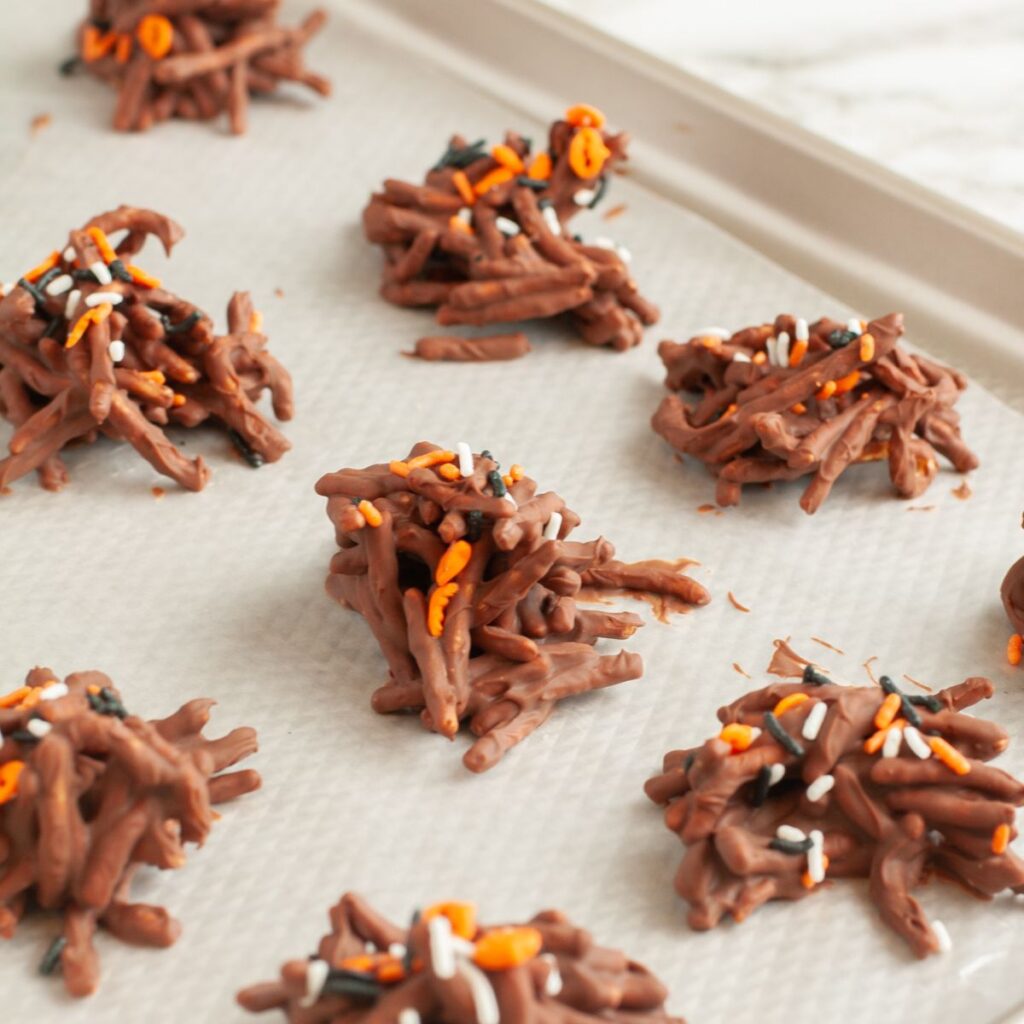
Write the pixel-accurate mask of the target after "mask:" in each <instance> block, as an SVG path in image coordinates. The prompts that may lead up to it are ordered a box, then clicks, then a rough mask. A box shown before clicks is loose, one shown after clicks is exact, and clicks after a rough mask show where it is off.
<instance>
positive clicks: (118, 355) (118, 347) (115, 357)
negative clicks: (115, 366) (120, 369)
mask: <svg viewBox="0 0 1024 1024" xmlns="http://www.w3.org/2000/svg"><path fill="white" fill-rule="evenodd" d="M107 351H108V352H109V353H110V360H111V362H114V363H119V362H121V360H122V359H124V342H123V341H112V342H111V343H110V348H108V349H107Z"/></svg>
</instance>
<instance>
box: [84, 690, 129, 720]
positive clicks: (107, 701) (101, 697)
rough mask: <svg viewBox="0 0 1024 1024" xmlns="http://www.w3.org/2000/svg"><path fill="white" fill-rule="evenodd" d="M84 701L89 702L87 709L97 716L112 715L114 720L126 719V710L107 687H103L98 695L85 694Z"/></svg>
mask: <svg viewBox="0 0 1024 1024" xmlns="http://www.w3.org/2000/svg"><path fill="white" fill-rule="evenodd" d="M86 699H87V700H88V701H89V707H90V708H92V710H93V711H95V712H96V713H97V714H99V715H112V716H114V717H116V718H127V717H128V710H127V708H125V706H124V705H123V704H122V703H121V701H120V699H119V698H118V696H117V695H116V694H115V693H114V691H113V690H111V689H110V687H108V686H104V687H103V688H102V689H101V690H100V691H99V693H88V694H86Z"/></svg>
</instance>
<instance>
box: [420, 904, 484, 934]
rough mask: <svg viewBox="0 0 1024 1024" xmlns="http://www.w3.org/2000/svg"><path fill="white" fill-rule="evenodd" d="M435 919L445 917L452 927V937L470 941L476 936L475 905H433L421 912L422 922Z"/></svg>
mask: <svg viewBox="0 0 1024 1024" xmlns="http://www.w3.org/2000/svg"><path fill="white" fill-rule="evenodd" d="M435 917H447V918H448V923H449V924H450V925H451V926H452V935H457V936H458V937H459V938H460V939H467V940H471V939H472V938H473V936H474V935H476V904H475V903H458V902H450V903H435V904H434V905H433V906H432V907H427V909H426V910H425V911H423V920H424V921H430V920H432V919H433V918H435Z"/></svg>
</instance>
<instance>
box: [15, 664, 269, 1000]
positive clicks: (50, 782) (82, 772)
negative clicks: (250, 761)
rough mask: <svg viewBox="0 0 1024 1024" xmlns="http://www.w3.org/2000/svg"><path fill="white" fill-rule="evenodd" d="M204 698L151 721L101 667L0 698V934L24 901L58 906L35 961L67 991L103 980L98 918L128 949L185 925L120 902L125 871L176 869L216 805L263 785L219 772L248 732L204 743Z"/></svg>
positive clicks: (249, 740)
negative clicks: (58, 921) (50, 935)
mask: <svg viewBox="0 0 1024 1024" xmlns="http://www.w3.org/2000/svg"><path fill="white" fill-rule="evenodd" d="M213 703H214V702H213V701H212V700H193V701H189V703H188V704H185V705H184V706H183V707H182V708H181V709H180V710H179V711H176V712H175V713H174V714H173V715H171V716H170V717H168V718H163V719H158V720H155V721H150V722H147V721H144V720H143V719H141V718H138V717H136V716H135V715H130V714H129V713H128V712H127V710H126V709H125V707H124V705H123V704H122V703H121V697H120V694H119V693H118V691H117V690H116V689H115V688H114V685H113V684H112V683H111V681H110V679H109V678H108V677H107V676H105V675H103V673H102V672H76V673H75V674H74V675H70V676H68V677H67V679H66V680H65V681H64V682H63V683H59V682H57V681H56V680H55V678H54V675H53V673H52V672H51V671H50V670H49V669H43V668H37V669H33V670H32V671H31V672H29V674H28V678H27V679H26V681H25V685H24V686H22V687H20V688H19V689H17V690H14V691H12V692H11V693H8V694H6V695H5V696H3V697H0V733H2V735H3V741H2V745H0V936H3V937H4V938H10V937H11V936H12V935H13V934H14V930H15V928H16V927H17V925H18V922H19V920H20V919H21V917H22V915H23V914H25V913H26V911H28V910H30V909H32V908H38V909H41V910H44V911H56V912H59V913H60V914H62V915H63V917H64V929H63V933H62V934H61V935H60V936H59V937H58V938H57V939H56V940H55V941H54V942H53V944H52V945H51V946H50V948H49V950H48V951H47V953H46V956H45V957H44V959H43V962H42V964H41V965H40V970H41V971H42V973H44V974H51V973H53V972H54V971H56V970H58V969H60V971H61V972H62V974H63V976H64V986H65V988H66V989H67V990H68V992H69V993H71V995H74V996H85V995H89V994H90V993H91V992H93V991H95V989H96V987H97V985H98V983H99V976H100V967H99V958H98V956H97V953H96V950H95V949H94V948H93V935H94V933H95V931H96V928H97V926H102V927H103V928H105V929H106V930H107V931H109V932H111V933H112V934H113V935H116V936H117V937H118V938H119V939H122V940H123V941H125V942H130V943H134V944H136V945H145V946H170V945H171V944H173V943H174V941H175V940H176V939H177V938H178V935H179V933H180V931H181V926H180V925H179V924H178V922H177V921H175V920H174V918H173V917H171V916H170V914H168V913H167V911H166V910H165V909H164V908H163V907H157V906H150V905H147V904H143V903H131V902H129V889H130V887H131V882H132V877H133V875H134V874H135V872H136V871H137V870H138V868H139V867H140V866H141V865H144V864H149V865H152V866H154V867H157V868H180V867H181V866H182V865H183V864H184V863H185V850H184V844H185V843H198V844H202V842H203V840H204V839H205V838H206V836H207V834H208V833H209V831H210V828H211V826H212V825H213V822H214V820H215V819H216V817H217V815H216V813H215V812H214V810H213V805H214V804H218V803H223V802H225V801H227V800H231V799H233V798H235V797H237V796H241V795H242V794H243V793H248V792H250V791H252V790H254V789H257V788H258V787H259V785H260V777H259V775H257V773H256V772H254V771H252V770H251V769H246V770H242V771H235V772H224V771H223V769H225V768H227V767H229V766H230V765H233V764H235V763H236V762H237V761H240V760H241V759H242V758H245V757H248V756H249V755H250V754H252V753H253V752H254V751H255V750H256V734H255V732H253V730H252V729H235V730H234V731H233V732H231V733H229V734H228V735H227V736H224V737H223V738H221V739H216V740H208V739H206V738H205V737H204V736H203V734H202V730H203V728H204V727H205V725H206V722H207V719H208V718H209V715H210V708H211V707H212V706H213ZM218 772H220V773H221V774H217V773H218Z"/></svg>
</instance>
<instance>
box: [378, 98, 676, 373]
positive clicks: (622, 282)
mask: <svg viewBox="0 0 1024 1024" xmlns="http://www.w3.org/2000/svg"><path fill="white" fill-rule="evenodd" d="M604 123H605V120H604V115H603V114H601V112H600V111H598V110H595V109H594V108H593V107H588V106H584V105H581V106H576V107H573V108H571V109H570V110H568V111H567V112H566V115H565V118H564V119H563V120H560V121H555V122H554V124H553V125H552V126H551V131H550V133H549V135H548V142H547V147H546V148H544V149H540V148H539V149H537V150H536V151H534V149H533V146H532V143H531V141H530V140H529V139H527V138H525V137H524V136H522V135H519V134H517V133H516V132H509V133H508V134H507V135H506V136H505V141H504V142H503V143H501V144H499V145H496V146H494V147H493V148H491V149H490V150H488V149H487V147H486V145H485V143H484V140H483V139H480V140H479V141H477V142H473V143H467V141H466V140H465V139H464V138H462V136H459V135H456V136H454V137H453V138H452V140H451V141H450V142H449V143H448V148H447V149H446V150H445V152H444V154H443V155H442V156H441V159H440V160H439V161H438V162H437V163H436V164H435V165H434V166H433V167H432V168H431V169H430V171H428V172H427V176H426V179H425V183H424V184H423V185H413V184H410V183H408V182H404V181H398V180H396V179H394V178H391V179H388V180H387V181H385V182H384V190H383V191H382V192H378V193H375V194H374V196H373V197H372V198H371V200H370V203H369V205H368V206H367V207H366V209H365V211H364V212H363V228H364V230H365V232H366V237H367V238H368V239H369V240H370V241H371V242H375V243H377V244H378V245H380V246H381V247H382V249H383V250H384V256H385V259H386V263H385V267H384V283H383V285H382V287H381V295H383V296H384V298H385V299H387V300H388V301H389V302H394V303H396V304H397V305H400V306H434V307H437V322H438V323H440V324H445V325H450V324H470V325H476V326H482V325H485V324H494V323H514V322H518V321H522V320H534V319H539V318H544V317H552V316H556V315H558V314H562V313H565V314H568V315H569V317H570V319H571V320H572V322H573V324H574V325H575V327H576V330H577V332H578V333H579V334H580V336H581V337H582V338H583V340H584V341H586V342H588V343H590V344H591V345H608V346H611V347H612V348H614V349H617V350H619V351H621V350H624V349H628V348H631V347H632V346H634V345H638V344H639V343H640V340H641V338H642V336H643V327H644V325H645V324H653V323H655V322H656V321H657V319H658V311H657V309H656V308H655V307H654V306H653V305H651V303H649V302H648V301H647V300H646V299H644V298H643V297H642V296H641V295H640V293H639V292H638V291H637V287H636V284H635V283H634V281H633V279H632V278H631V277H630V274H629V268H628V266H627V263H628V260H629V258H630V257H629V253H628V252H626V250H624V249H621V248H618V247H616V246H615V244H614V243H613V242H611V241H610V240H609V239H604V238H595V239H594V240H593V241H592V242H590V243H586V242H584V241H582V240H581V239H580V238H579V237H578V236H573V235H572V234H571V233H570V231H569V222H570V220H571V219H572V217H573V216H574V215H575V214H576V213H577V212H578V211H579V210H581V209H584V208H588V207H594V206H596V205H597V204H598V202H600V200H601V198H602V196H603V195H604V193H605V190H606V188H607V185H608V181H609V175H610V174H611V172H612V169H613V168H614V167H615V166H616V165H617V164H618V163H620V162H621V161H623V160H625V159H626V146H627V143H628V137H627V136H626V135H625V134H624V133H618V134H611V133H610V132H608V131H606V130H605V129H604ZM500 348H501V346H488V345H486V344H484V345H482V346H480V349H481V352H480V354H477V355H476V356H475V357H474V358H475V359H481V358H489V357H490V358H508V354H507V352H505V353H504V354H497V349H500ZM503 351H504V350H503ZM525 351H526V350H525V349H523V348H521V349H520V350H519V351H518V352H517V353H516V354H518V355H522V354H524V353H525ZM487 352H491V353H494V354H491V355H490V356H488V355H487V354H485V353H487ZM425 357H426V358H430V357H429V356H425Z"/></svg>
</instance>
